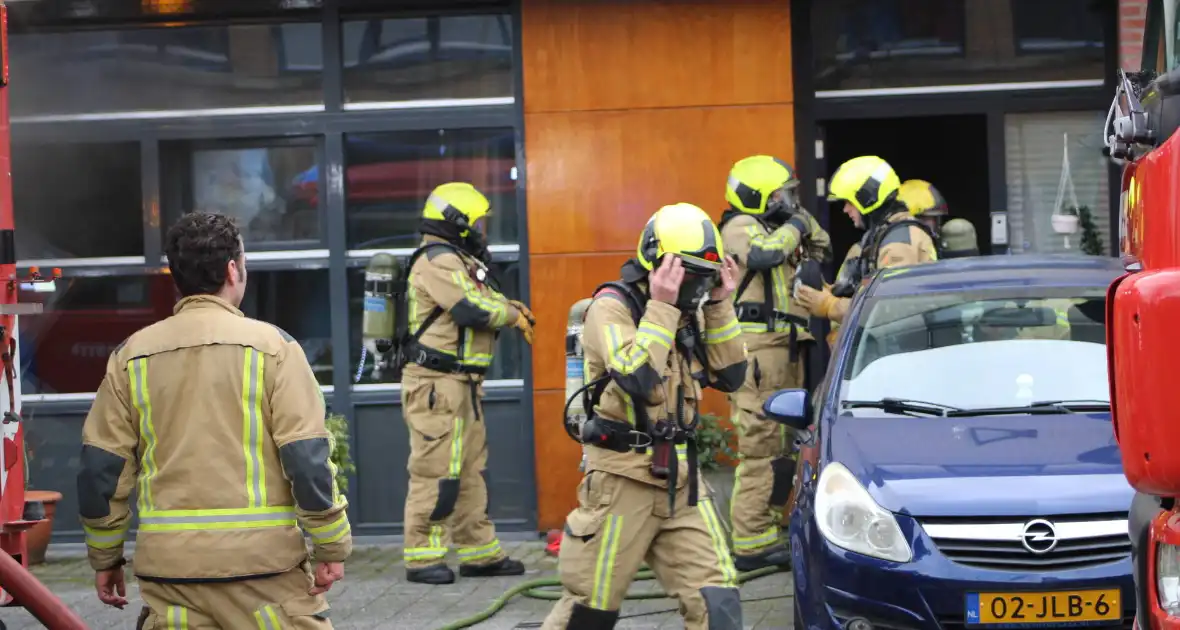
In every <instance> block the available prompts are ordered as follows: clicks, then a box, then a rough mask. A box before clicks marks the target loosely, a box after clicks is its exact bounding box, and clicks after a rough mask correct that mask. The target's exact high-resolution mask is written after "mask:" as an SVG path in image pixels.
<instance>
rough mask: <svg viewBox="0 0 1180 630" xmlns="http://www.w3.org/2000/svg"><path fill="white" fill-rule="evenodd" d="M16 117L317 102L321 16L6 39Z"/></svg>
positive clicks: (321, 57) (25, 36)
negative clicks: (316, 19)
mask: <svg viewBox="0 0 1180 630" xmlns="http://www.w3.org/2000/svg"><path fill="white" fill-rule="evenodd" d="M9 46H10V47H11V64H12V80H13V81H14V82H15V81H19V82H20V85H21V89H20V90H16V91H14V92H13V93H12V95H11V98H12V108H13V109H12V114H13V115H14V116H44V115H52V114H78V113H105V112H127V111H156V110H172V109H178V110H194V109H213V108H224V107H253V106H274V105H305V104H318V103H321V102H323V95H322V94H321V71H322V69H323V47H322V44H321V34H320V25H319V24H318V23H306V24H303V23H300V24H271V25H267V24H244V25H234V26H201V27H184V28H171V27H170V28H143V29H136V30H123V31H71V32H57V33H27V34H20V35H13V36H12V37H11V38H10V44H9Z"/></svg>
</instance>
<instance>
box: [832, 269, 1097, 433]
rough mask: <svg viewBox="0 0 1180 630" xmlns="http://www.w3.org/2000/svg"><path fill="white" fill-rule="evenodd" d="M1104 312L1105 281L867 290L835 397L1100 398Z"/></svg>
mask: <svg viewBox="0 0 1180 630" xmlns="http://www.w3.org/2000/svg"><path fill="white" fill-rule="evenodd" d="M1104 314H1105V289H1103V288H1093V289H1055V290H1052V291H1046V290H1038V291H1032V290H1028V289H1022V290H1020V291H1018V292H1013V293H997V292H994V291H991V292H975V293H942V294H935V295H929V294H927V295H916V296H906V297H891V298H877V299H869V300H866V301H865V304H864V307H863V309H862V315H861V318H860V322H861V325H860V326H858V329H857V330H856V334H855V336H854V337H853V340H852V344H853V346H852V354H851V359H850V361H848V362H847V364H846V365H845V366H844V369H843V372H842V378H841V399H842V400H873V401H876V400H881V399H882V398H904V399H911V400H919V401H926V402H931V403H937V404H941V405H948V406H953V407H960V408H978V407H994V406H1003V405H1027V404H1029V403H1030V402H1033V401H1041V400H1081V399H1085V400H1103V401H1106V400H1109V396H1110V395H1109V389H1108V386H1107V379H1106V366H1107V363H1106V346H1105V342H1106V328H1105V325H1104V323H1103V317H1104ZM873 413H879V411H876V412H873Z"/></svg>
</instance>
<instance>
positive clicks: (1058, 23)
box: [811, 0, 1113, 91]
mask: <svg viewBox="0 0 1180 630" xmlns="http://www.w3.org/2000/svg"><path fill="white" fill-rule="evenodd" d="M1105 6H1106V5H1105V3H1094V2H1091V1H1090V0H981V1H978V2H966V1H965V0H831V1H825V2H817V3H815V4H814V6H813V8H812V37H811V40H812V42H813V46H814V49H815V50H814V52H815V59H816V89H817V90H821V91H826V90H847V89H874V88H900V87H924V86H936V85H963V84H978V83H1003V82H1027V81H1061V80H1079V79H1099V80H1100V79H1102V78H1103V76H1104V48H1105V39H1104V32H1103V29H1102V21H1103V19H1104V17H1105V15H1104V13H1103V11H1105V10H1106V9H1105V8H1104V7H1105ZM1112 6H1113V5H1112Z"/></svg>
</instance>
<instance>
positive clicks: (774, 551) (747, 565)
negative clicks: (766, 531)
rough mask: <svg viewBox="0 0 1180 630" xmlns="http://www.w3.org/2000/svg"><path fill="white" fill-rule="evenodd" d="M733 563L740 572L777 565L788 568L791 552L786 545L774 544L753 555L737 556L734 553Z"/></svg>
mask: <svg viewBox="0 0 1180 630" xmlns="http://www.w3.org/2000/svg"><path fill="white" fill-rule="evenodd" d="M733 565H734V566H735V567H737V570H738V571H741V572H742V573H746V572H748V571H754V570H756V569H762V568H765V567H775V566H778V567H783V568H790V566H791V552H790V550H789V549H787V548H786V547H783V546H779V545H776V546H774V547H771V548H770V549H767V550H766V551H763V552H762V553H759V554H756V555H753V556H739V555H736V554H735V555H734V556H733Z"/></svg>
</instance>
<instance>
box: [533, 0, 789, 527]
mask: <svg viewBox="0 0 1180 630" xmlns="http://www.w3.org/2000/svg"><path fill="white" fill-rule="evenodd" d="M521 10H522V24H523V27H522V30H521V41H522V47H523V57H524V68H523V72H524V110H525V122H524V128H525V153H526V156H527V159H528V173H527V175H528V178H527V184H528V213H529V215H528V217H529V218H528V221H529V224H528V225H529V253H530V256H531V259H530V269H531V274H530V275H531V277H530V282H531V285H530V287H531V291H530V293H531V295H532V299H533V304H532V308H533V310H534V312H535V313H536V315H537V320H538V326H537V338H536V341H535V343H534V344H533V379H534V382H533V386H534V392H533V397H534V398H533V401H534V402H533V404H534V407H533V408H534V414H535V415H534V419H533V421H534V427H535V428H534V432H535V439H536V449H537V454H536V461H537V485H538V489H537V493H538V505H539V511H540V514H539V515H538V516H539V522H540V526H541V528H542V529H549V528H559V527H561V524H562V522H563V521H564V519H565V516H566V513H567V512H568V511H569V510H570V509H571V508H573V507H574V506H575V505H576V498H575V496H574V490H575V487H576V485H577V482H578V479H579V474H578V470H577V467H578V462H579V460H580V458H581V449H580V448H579V447H578V445H577V444H575V443H574V442H572V441H571V440H570V439H569V438H568V437H567V436H566V434H565V432H564V431H563V430H562V428H561V413H562V407H563V405H564V403H565V394H564V387H565V380H564V379H565V376H564V372H565V364H564V359H565V351H564V348H565V341H564V339H565V325H566V319H567V317H568V312H569V307H570V305H572V304H573V303H574V302H576V301H577V300H579V299H581V298H583V297H587V296H588V295H589V292H590V291H591V290H593V288H594V287H595V286H597V285H598V284H600V283H602V282H606V281H608V280H612V279H615V278H617V277H618V269H619V265H621V264H622V263H623V261H625V260H626V259H627V258H629V257H630V256H631V255H633V254H634V251H635V246H636V243H637V241H638V239H639V231H640V229H642V227H643V225H644V223H645V222H646V221H647V219H648V218H649V217H650V216H651V214H652V213H653V212H655V211H656V210H658V209H659V208H660V207H661V206H663V205H667V204H671V203H676V202H681V201H686V202H689V203H693V204H696V205H698V206H700V207H702V208H704V209H705V210H707V211H709V212H710V213H712V214H714V218H720V214H721V211H722V210H723V209H724V207H725V198H724V194H725V178H726V175H727V173H728V170H729V168H730V166H731V165H732V164H733V163H734V162H735V161H737V160H739V159H741V158H743V157H745V156H747V155H753V154H757V153H769V154H773V155H778V156H781V157H783V158H784V159H787V160H793V159H794V154H795V151H794V116H793V105H792V101H793V87H792V83H791V40H790V5H789V4H788V2H787V1H786V0H726V1H725V2H720V1H718V0H523V1H522V7H521ZM706 409H707V410H708V411H710V412H712V413H718V414H720V415H723V416H724V415H727V414H728V409H727V405H726V402H725V399H724V397H722V396H719V395H716V393H714V395H711V396H708V397H707V401H706Z"/></svg>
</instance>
